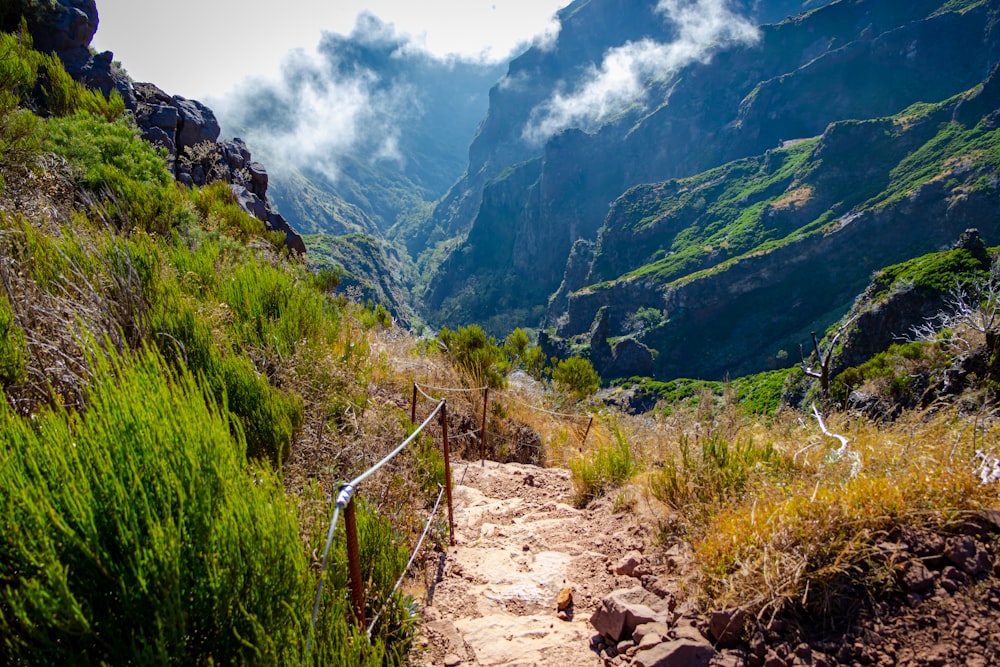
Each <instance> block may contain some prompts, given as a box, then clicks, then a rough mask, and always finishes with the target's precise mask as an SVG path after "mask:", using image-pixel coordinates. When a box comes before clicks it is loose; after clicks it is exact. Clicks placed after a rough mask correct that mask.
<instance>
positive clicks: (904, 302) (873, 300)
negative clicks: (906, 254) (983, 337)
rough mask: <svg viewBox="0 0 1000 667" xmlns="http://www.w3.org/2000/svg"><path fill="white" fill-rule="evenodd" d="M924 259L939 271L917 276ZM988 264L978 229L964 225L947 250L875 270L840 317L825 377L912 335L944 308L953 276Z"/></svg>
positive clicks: (963, 277)
mask: <svg viewBox="0 0 1000 667" xmlns="http://www.w3.org/2000/svg"><path fill="white" fill-rule="evenodd" d="M991 231H993V230H991ZM925 263H926V264H934V265H935V266H934V267H933V268H931V269H928V270H927V271H936V272H940V273H941V274H943V275H934V274H932V275H929V276H924V275H920V274H919V271H920V266H921V264H925ZM991 265H992V258H991V257H990V255H989V253H988V252H987V250H986V245H985V244H984V243H983V239H982V237H981V236H980V233H979V230H978V229H968V230H965V231H964V232H963V233H962V235H961V237H960V238H959V240H958V242H957V243H956V244H955V246H954V247H953V249H952V250H950V251H945V252H941V253H936V254H935V255H933V256H925V257H921V258H918V259H915V260H913V261H912V262H910V263H909V266H910V267H912V268H911V271H910V272H909V273H908V272H906V271H905V269H904V268H903V267H891V269H887V270H883V271H880V272H878V273H877V274H875V277H874V278H873V280H872V282H871V284H870V285H869V286H868V287H867V288H866V289H865V291H864V292H862V293H861V295H860V296H859V297H858V299H857V301H855V303H854V306H853V307H852V308H851V310H850V312H849V313H848V314H847V315H845V316H844V317H843V318H842V320H841V322H842V323H843V324H841V325H840V326H841V327H842V328H844V329H845V331H844V334H843V335H842V336H841V338H840V342H841V345H840V349H839V350H838V351H837V353H836V354H834V355H833V357H832V359H833V361H832V362H831V370H830V372H831V377H833V376H836V375H837V373H839V372H841V371H842V370H844V369H845V368H849V367H851V366H857V365H859V364H862V363H864V362H865V361H867V360H868V359H870V358H871V357H873V356H874V355H876V354H878V353H879V352H882V351H884V350H886V349H888V348H889V346H890V345H892V344H893V343H895V342H899V341H900V340H901V339H907V338H912V337H914V329H916V328H919V327H921V326H925V325H927V324H928V323H929V322H932V321H933V320H934V318H935V316H936V315H938V313H940V312H941V311H943V310H945V309H946V307H947V300H948V296H949V293H950V291H951V290H952V289H954V288H955V286H956V285H957V284H958V283H959V281H961V282H962V283H964V282H966V281H967V280H969V279H972V278H974V277H975V275H976V274H977V273H982V272H985V271H988V270H989V269H990V266H991ZM913 273H916V274H917V279H914V277H913V275H912V274H913Z"/></svg>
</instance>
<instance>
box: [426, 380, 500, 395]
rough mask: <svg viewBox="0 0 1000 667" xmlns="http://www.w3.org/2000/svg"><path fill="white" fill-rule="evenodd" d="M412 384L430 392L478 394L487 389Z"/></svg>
mask: <svg viewBox="0 0 1000 667" xmlns="http://www.w3.org/2000/svg"><path fill="white" fill-rule="evenodd" d="M413 384H415V385H417V386H418V387H420V386H423V387H426V388H427V389H430V390H431V391H453V392H477V393H478V392H480V391H485V390H486V389H487V387H477V388H475V389H466V388H464V387H435V386H433V385H429V384H425V385H421V384H420V383H419V382H414V383H413Z"/></svg>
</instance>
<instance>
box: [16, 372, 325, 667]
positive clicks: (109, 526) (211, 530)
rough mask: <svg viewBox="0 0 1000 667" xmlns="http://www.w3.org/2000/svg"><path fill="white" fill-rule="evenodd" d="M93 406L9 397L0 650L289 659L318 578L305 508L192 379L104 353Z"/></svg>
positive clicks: (55, 660) (123, 657) (43, 656)
mask: <svg viewBox="0 0 1000 667" xmlns="http://www.w3.org/2000/svg"><path fill="white" fill-rule="evenodd" d="M93 365H94V367H95V379H94V382H93V385H92V388H91V391H90V395H89V397H88V398H89V406H88V409H87V411H86V412H85V413H82V414H68V413H66V412H62V411H55V412H48V413H44V414H40V415H36V416H35V418H33V419H31V420H28V419H22V418H19V417H16V416H14V415H12V414H11V413H10V411H9V409H8V408H7V406H6V402H5V401H0V404H2V405H0V420H3V422H4V425H5V426H4V428H3V429H2V430H0V460H2V465H0V534H3V536H4V539H3V540H0V580H2V581H3V582H4V586H3V587H2V588H0V646H2V647H3V650H2V651H0V653H2V654H3V655H4V656H5V660H6V661H9V662H11V663H13V664H67V665H83V664H166V663H188V664H190V663H199V664H207V663H211V662H213V661H215V662H225V663H240V664H278V663H286V662H288V659H289V658H291V659H295V657H296V651H297V649H298V647H299V646H300V644H301V634H302V627H301V624H302V617H303V614H304V610H305V609H306V608H308V600H307V597H308V590H307V588H308V586H309V583H308V582H309V581H310V579H311V577H310V575H309V574H308V570H307V567H306V559H305V557H304V554H303V550H302V547H301V543H300V541H299V528H298V524H297V521H296V518H295V512H294V508H293V507H292V506H291V505H290V503H289V502H288V501H287V500H286V499H285V497H284V494H283V490H282V486H281V482H280V480H279V479H278V478H277V477H276V476H274V475H273V474H272V473H271V472H270V471H269V468H267V467H264V468H257V469H255V470H254V471H253V474H252V475H248V474H247V472H246V460H245V458H244V451H243V450H244V443H243V441H242V439H241V438H240V437H239V436H238V434H237V437H236V438H234V437H233V436H232V435H231V431H230V428H229V423H228V422H229V420H228V418H227V417H226V416H225V414H224V413H222V412H221V411H220V410H219V409H218V407H217V406H216V404H215V402H214V401H213V400H211V399H210V398H208V397H207V396H206V395H205V393H204V391H203V390H202V389H201V388H199V387H198V385H197V384H196V382H195V380H194V379H193V377H192V376H190V375H189V374H186V373H183V372H179V373H175V372H170V371H167V370H166V369H165V368H164V366H163V364H162V361H161V360H160V359H159V357H158V356H157V355H155V354H143V355H140V356H138V357H136V358H134V359H131V360H129V361H128V362H122V361H118V362H108V361H105V360H100V359H98V360H95V361H94V364H93Z"/></svg>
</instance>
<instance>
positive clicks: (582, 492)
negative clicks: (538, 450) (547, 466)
mask: <svg viewBox="0 0 1000 667" xmlns="http://www.w3.org/2000/svg"><path fill="white" fill-rule="evenodd" d="M611 434H612V436H613V438H612V441H611V442H609V443H606V444H601V445H598V446H597V448H596V449H595V450H593V451H592V452H591V453H590V455H589V456H587V455H583V454H581V455H580V456H579V457H578V458H576V459H573V460H570V462H569V469H570V473H571V474H572V477H573V486H574V487H575V488H576V502H577V504H578V505H580V506H583V505H586V504H587V503H588V502H590V501H591V500H593V499H594V498H597V497H598V496H600V495H602V494H603V493H606V492H607V491H610V490H611V489H614V488H617V487H619V486H621V485H622V484H624V483H625V482H627V481H628V480H629V479H631V478H632V476H633V475H634V474H635V473H636V471H637V470H638V464H637V462H636V460H635V458H633V456H632V449H631V448H630V447H629V443H628V439H627V438H626V435H625V432H624V431H623V430H622V429H621V428H620V427H619V426H617V425H614V426H613V427H612V429H611Z"/></svg>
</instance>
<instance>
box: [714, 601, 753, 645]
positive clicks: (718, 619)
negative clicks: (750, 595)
mask: <svg viewBox="0 0 1000 667" xmlns="http://www.w3.org/2000/svg"><path fill="white" fill-rule="evenodd" d="M746 618H747V614H746V612H745V611H743V610H742V609H739V608H735V609H725V610H721V611H713V612H712V615H711V617H710V618H709V620H708V632H709V634H711V636H712V638H714V639H715V643H716V644H717V645H718V646H720V647H722V648H736V646H738V645H739V643H740V640H741V638H742V637H743V626H744V624H745V623H746Z"/></svg>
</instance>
